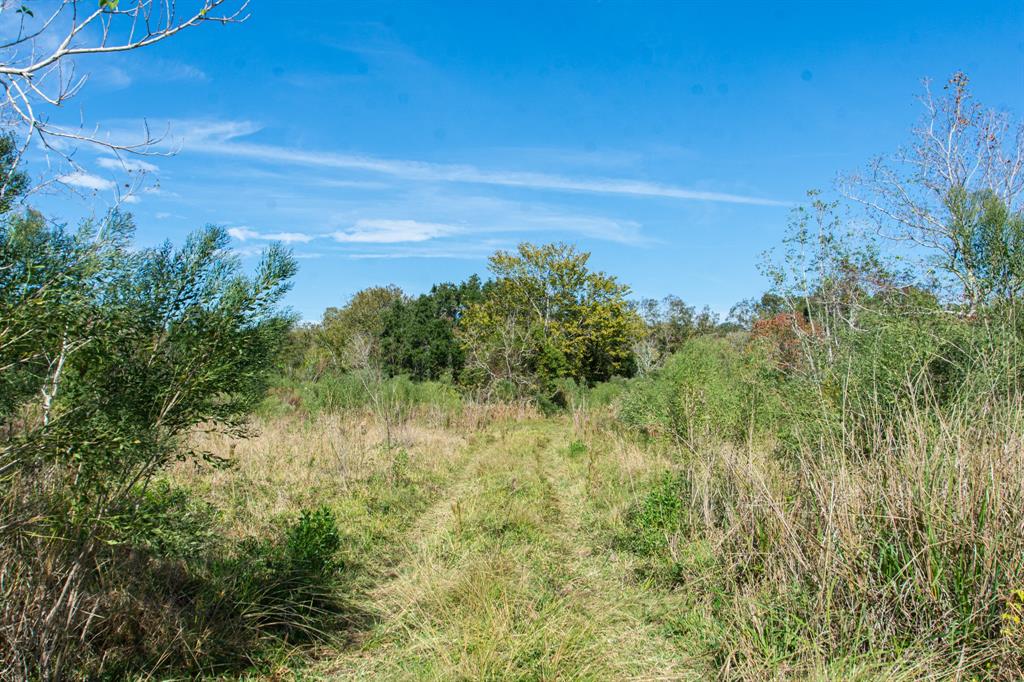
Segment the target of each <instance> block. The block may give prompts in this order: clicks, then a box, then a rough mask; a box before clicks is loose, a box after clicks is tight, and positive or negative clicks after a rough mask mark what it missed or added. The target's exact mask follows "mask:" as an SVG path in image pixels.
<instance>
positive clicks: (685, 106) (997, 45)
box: [35, 0, 1024, 319]
mask: <svg viewBox="0 0 1024 682" xmlns="http://www.w3.org/2000/svg"><path fill="white" fill-rule="evenodd" d="M80 68H85V69H87V70H89V71H91V72H92V77H91V80H90V82H89V83H88V85H87V86H86V88H85V89H84V90H83V92H82V94H81V96H80V97H79V98H78V99H76V101H75V104H74V107H73V110H71V111H68V112H66V113H64V114H62V116H65V117H66V119H63V120H65V121H66V122H68V123H70V122H75V121H79V120H85V121H87V122H88V123H89V124H90V125H92V124H95V125H98V126H99V127H100V129H101V130H103V131H106V133H107V134H110V135H112V136H117V137H119V139H124V138H125V137H126V136H127V137H130V136H131V135H137V134H139V133H140V131H141V125H142V121H143V120H144V119H145V120H148V122H149V125H150V126H151V129H153V130H154V131H157V132H161V133H163V132H165V131H167V140H168V144H169V146H170V147H172V148H173V149H174V150H176V152H177V153H176V154H175V155H174V156H171V157H159V158H145V159H130V160H129V162H130V163H131V162H135V163H143V164H147V165H146V166H145V168H147V169H148V170H149V172H148V173H147V174H146V179H145V181H144V186H143V187H142V188H141V189H140V191H138V192H137V193H136V194H135V196H134V197H133V199H131V201H132V203H131V204H129V207H130V209H131V210H132V212H133V213H134V214H135V216H136V218H137V222H138V226H139V232H138V238H139V241H140V243H141V244H143V245H150V244H156V243H159V242H162V241H163V240H165V239H170V240H172V241H175V242H180V241H181V240H182V239H183V237H184V236H185V235H186V234H187V233H188V232H189V231H191V230H193V229H195V228H197V227H200V226H202V225H204V224H207V223H217V224H222V225H225V226H227V227H229V228H231V233H232V235H233V239H234V242H233V244H234V246H235V247H236V248H237V249H238V250H239V252H240V253H242V254H243V255H244V256H245V257H246V258H248V259H252V258H254V256H253V255H252V254H254V253H256V252H257V251H258V250H259V247H260V246H261V245H264V244H266V242H267V241H268V240H271V239H284V240H285V241H287V242H288V243H289V244H290V245H291V246H292V247H293V248H294V251H295V254H296V255H297V256H298V257H299V258H300V273H299V275H298V278H297V281H296V284H295V287H294V290H293V292H292V294H291V295H290V299H289V303H290V304H291V305H292V306H293V307H294V308H295V309H296V310H297V311H298V312H299V314H300V315H301V316H302V317H303V318H305V319H317V318H318V317H319V315H320V313H321V312H322V310H323V309H324V308H325V307H327V306H330V305H338V304H341V303H343V302H344V301H345V300H346V299H347V298H348V296H350V295H351V294H352V293H354V292H355V291H357V290H358V289H361V288H363V287H366V286H369V285H373V284H384V283H394V284H397V285H399V286H401V287H402V288H403V289H405V290H406V291H408V292H410V293H418V292H421V291H424V290H426V289H428V288H429V286H430V284H431V283H433V282H437V281H446V280H459V279H462V278H464V277H466V276H467V275H469V274H471V273H473V272H480V273H483V272H484V270H485V268H486V257H487V255H488V254H489V253H491V252H492V251H493V250H495V249H496V248H509V247H513V246H514V245H515V244H516V243H517V242H519V241H523V240H528V241H538V242H539V241H553V240H565V241H571V242H575V243H577V244H578V245H579V246H580V247H581V248H584V249H586V250H589V251H591V252H592V253H593V256H592V263H593V264H594V265H595V266H596V267H598V268H600V269H603V270H606V271H608V272H611V273H613V274H616V275H617V276H619V277H620V279H622V280H623V281H624V282H626V283H628V284H630V285H631V286H632V287H633V289H634V292H635V294H636V295H637V296H656V297H661V296H663V295H665V294H669V293H672V294H676V295H679V296H681V297H683V298H684V299H685V300H687V301H688V302H691V303H694V304H698V305H703V304H709V305H711V307H712V308H714V309H717V310H720V311H726V310H728V308H729V307H730V305H731V304H732V303H733V302H735V301H737V300H739V299H741V298H745V297H747V296H751V295H754V294H757V293H758V292H759V291H760V290H761V289H763V287H764V282H763V281H762V280H761V278H760V277H759V276H758V274H757V271H756V265H757V263H758V262H759V260H760V257H759V254H760V253H761V252H762V251H764V250H765V249H767V248H769V247H771V246H773V245H774V244H776V243H777V242H778V241H779V239H780V237H781V235H782V232H783V229H784V227H785V224H786V219H787V215H788V212H789V210H790V207H791V206H792V205H793V204H794V203H796V202H799V201H800V200H801V199H802V198H803V196H804V193H805V191H806V190H807V189H809V188H815V187H817V188H823V189H828V188H830V187H831V185H832V183H833V181H834V179H835V177H836V175H837V173H839V172H841V171H853V170H856V169H857V168H858V167H860V166H862V165H863V164H864V163H865V162H866V161H867V160H868V159H869V158H870V157H871V156H873V155H875V154H878V153H883V152H887V151H891V150H893V149H894V148H895V147H896V146H897V145H899V144H900V143H901V142H903V141H905V140H906V139H907V132H908V130H909V128H910V126H911V125H912V123H913V122H914V120H915V118H916V117H917V116H918V113H919V111H918V108H917V107H916V103H915V100H914V96H915V95H916V94H918V93H919V92H920V79H921V78H923V77H932V78H933V79H935V80H936V81H937V82H940V83H941V81H943V80H944V79H945V78H946V77H948V76H949V74H950V73H952V72H953V71H955V70H957V69H963V70H965V71H967V72H968V73H969V75H970V76H971V78H972V82H973V85H974V89H975V92H976V95H977V96H978V98H979V99H981V100H982V101H984V102H986V103H988V104H990V105H994V106H997V107H1001V108H1006V109H1010V110H1013V111H1015V112H1016V113H1017V114H1018V115H1019V114H1020V113H1022V110H1024V106H1022V105H1024V2H1020V1H1018V0H1014V1H1009V2H1008V1H1006V0H1003V1H1000V2H971V3H967V2H957V3H946V2H926V3H911V2H899V3H892V2H887V3H870V2H858V3H830V2H816V3H793V4H779V3H758V4H744V3H725V2H722V3H699V4H698V3H684V2H676V3H649V4H648V3H643V4H642V3H618V2H602V3H583V2H562V3H551V2H540V3H531V2H507V3H501V4H498V3H469V2H464V3H445V2H430V3H427V2H400V3H393V2H373V3H365V2H302V3H293V2H276V3H271V2H261V1H260V0H256V1H255V2H254V3H253V6H252V17H251V18H250V19H249V20H248V21H247V22H246V23H244V24H242V25H237V26H228V27H221V26H214V25H209V26H204V27H201V28H200V29H198V30H194V31H191V32H189V33H186V34H184V35H181V36H179V37H177V38H175V39H174V40H171V41H168V42H166V43H164V44H162V45H159V46H157V47H155V48H153V49H150V50H147V51H145V52H139V53H133V54H129V55H118V56H116V57H112V58H106V57H104V58H97V59H94V60H91V61H88V62H85V61H83V62H82V64H81V66H80ZM55 118H56V119H60V116H58V117H55ZM76 159H77V161H78V162H79V163H80V164H81V166H82V167H83V171H84V174H83V176H82V177H81V178H78V180H79V181H80V182H79V184H80V185H84V186H83V187H81V188H80V189H81V190H82V193H81V196H70V195H68V194H66V193H65V194H62V195H56V196H47V197H41V198H37V199H36V200H35V203H37V204H39V205H41V206H42V207H43V208H45V209H46V210H48V211H50V212H51V213H57V214H59V215H63V216H66V217H68V218H72V217H74V216H79V215H82V214H88V213H90V212H92V213H102V212H103V211H104V210H105V208H106V207H108V206H109V205H110V202H111V201H112V194H113V192H112V191H111V190H110V185H111V184H112V183H123V182H124V181H125V173H124V170H123V168H122V167H120V165H119V164H117V163H113V162H112V160H111V159H109V158H105V155H104V154H102V153H99V152H94V151H90V150H81V151H80V152H79V155H78V156H77V157H76ZM92 188H97V189H95V190H94V189H92Z"/></svg>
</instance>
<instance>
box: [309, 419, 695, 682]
mask: <svg viewBox="0 0 1024 682" xmlns="http://www.w3.org/2000/svg"><path fill="white" fill-rule="evenodd" d="M571 442H572V438H571V433H570V429H569V428H568V426H567V425H566V424H564V423H562V422H556V421H550V420H549V421H544V422H520V423H516V424H514V425H511V426H508V427H502V428H501V429H496V430H494V431H493V432H488V433H485V434H483V435H482V436H480V438H479V439H478V440H477V442H476V443H475V444H474V445H472V446H471V451H470V452H469V454H468V459H467V465H466V466H465V467H464V468H462V469H461V472H460V473H459V474H458V475H457V478H456V480H454V481H453V482H452V484H451V485H450V486H449V487H448V493H447V494H446V496H445V497H444V498H443V499H441V500H440V501H439V502H438V503H437V504H435V505H433V506H432V507H431V508H429V509H428V510H427V511H426V512H425V513H424V514H423V515H422V516H421V517H420V519H419V520H418V522H417V523H415V524H414V527H413V528H412V530H411V532H410V533H408V535H407V537H406V539H405V543H406V544H407V547H405V548H404V552H402V554H403V556H404V557H405V558H404V559H403V560H402V561H401V563H400V564H399V565H398V566H397V567H396V570H395V572H394V577H393V578H392V579H390V580H388V581H386V582H385V583H383V584H381V585H380V586H379V587H377V588H376V589H375V590H373V591H372V592H371V593H370V594H368V595H367V599H366V601H367V604H366V605H367V607H369V608H372V609H373V610H374V611H375V612H376V613H378V614H379V621H378V623H377V625H376V626H375V627H374V628H373V630H372V631H370V632H368V633H367V634H366V636H365V637H363V638H361V639H360V641H359V643H358V644H357V645H355V646H353V647H351V648H350V649H349V650H347V651H343V652H340V653H339V655H338V656H337V657H335V658H333V659H331V660H329V661H325V662H323V664H321V665H320V666H318V668H317V670H316V671H315V677H317V678H320V679H438V680H440V679H445V680H448V679H473V680H477V679H494V680H497V679H502V680H505V679H628V678H634V679H687V678H688V677H689V676H688V675H687V674H686V672H685V671H681V670H677V669H676V668H675V667H674V666H677V665H679V652H678V650H675V651H673V646H672V644H671V643H670V642H668V641H666V640H665V639H664V637H665V636H664V635H663V634H661V633H660V632H658V631H657V630H656V628H655V627H654V626H652V625H651V624H650V623H649V622H648V619H646V618H645V617H644V613H645V608H647V606H649V604H646V605H645V602H644V599H645V598H647V599H649V595H646V594H645V593H644V591H643V589H642V587H641V586H639V585H634V584H633V581H632V580H630V579H629V577H628V572H627V571H625V570H624V569H623V566H622V562H621V561H620V558H619V557H617V556H616V554H615V552H614V551H612V550H611V549H609V547H608V546H607V545H608V543H606V542H599V541H596V538H595V534H594V533H593V532H592V529H589V528H588V527H586V521H585V520H586V519H587V518H588V514H592V513H593V508H592V507H590V506H588V505H590V502H589V501H588V499H589V484H588V475H589V473H588V464H587V462H586V461H584V459H585V458H581V457H580V456H579V452H578V450H579V448H578V447H577V448H575V449H574V448H572V447H570V443H571Z"/></svg>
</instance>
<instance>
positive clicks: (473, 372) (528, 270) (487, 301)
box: [458, 243, 642, 395]
mask: <svg viewBox="0 0 1024 682" xmlns="http://www.w3.org/2000/svg"><path fill="white" fill-rule="evenodd" d="M588 259H589V254H587V253H582V252H579V251H577V250H576V249H575V248H574V247H572V246H568V245H566V244H548V245H544V246H534V245H532V244H525V243H524V244H521V245H520V246H519V249H518V250H517V251H516V252H515V253H509V252H504V251H499V252H498V253H496V254H494V255H493V256H492V257H491V259H490V269H491V272H492V273H493V274H494V276H495V279H494V281H493V282H491V283H490V284H489V285H488V287H487V288H486V290H485V292H484V299H483V300H482V301H480V302H479V303H476V304H474V305H472V306H470V307H469V309H468V310H467V311H466V313H465V316H464V317H463V319H462V322H461V324H460V326H459V330H458V333H459V338H460V340H461V342H462V344H463V346H464V347H465V349H466V353H467V372H468V373H469V377H468V379H469V380H470V381H471V382H473V383H475V384H476V385H479V386H482V387H484V388H485V390H486V391H487V392H488V393H493V392H494V391H496V390H499V389H500V387H501V386H502V385H505V386H508V387H509V388H510V389H511V391H512V392H513V394H518V395H531V394H540V393H546V392H547V391H548V387H549V385H550V382H551V381H552V380H554V379H556V378H560V377H570V378H573V379H575V380H576V381H579V382H586V383H593V382H596V381H603V380H607V379H609V378H611V377H612V376H615V375H624V374H628V373H630V371H631V369H632V367H631V365H632V359H631V350H630V349H631V346H632V344H633V342H634V341H635V340H636V339H637V338H638V337H639V336H640V334H641V329H642V327H641V321H640V319H639V318H638V316H637V315H636V313H635V312H634V311H633V310H632V309H631V308H630V306H629V305H628V303H627V302H626V298H625V297H626V295H627V294H628V292H629V289H628V287H626V286H624V285H622V284H619V283H618V282H617V281H616V279H615V278H614V277H611V276H608V275H606V274H604V273H600V272H593V271H591V270H590V269H589V268H588V267H587V261H588Z"/></svg>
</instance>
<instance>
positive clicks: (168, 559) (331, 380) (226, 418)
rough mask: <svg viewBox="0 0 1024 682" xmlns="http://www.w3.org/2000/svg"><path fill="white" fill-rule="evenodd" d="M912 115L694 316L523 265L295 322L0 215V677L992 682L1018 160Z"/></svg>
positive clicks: (277, 254)
mask: <svg viewBox="0 0 1024 682" xmlns="http://www.w3.org/2000/svg"><path fill="white" fill-rule="evenodd" d="M925 104H926V120H925V121H924V123H923V124H922V125H921V126H920V127H919V128H918V129H917V134H916V137H915V141H914V145H913V146H912V147H911V148H910V149H911V151H910V152H908V155H904V156H897V157H894V158H891V159H888V160H885V159H883V160H880V161H878V162H877V163H875V164H874V165H873V166H872V168H871V172H870V173H868V174H865V175H864V176H863V177H857V176H854V177H851V178H849V179H848V180H847V181H846V182H845V183H844V185H843V191H844V195H845V198H846V199H848V200H852V202H853V204H852V206H854V207H856V206H860V207H862V208H863V209H864V212H863V213H858V214H857V217H856V219H850V218H848V217H846V216H845V214H844V213H843V211H844V210H845V208H847V207H849V206H850V204H848V203H846V202H843V201H840V200H832V201H829V200H826V199H825V198H824V197H823V195H821V194H819V193H816V192H814V193H812V194H811V196H810V198H809V203H808V206H806V207H804V208H800V209H797V210H796V211H794V214H793V219H792V221H791V224H790V226H789V230H788V232H787V236H786V239H785V240H784V242H783V244H782V247H781V251H780V252H779V253H776V254H773V255H771V257H769V258H768V259H767V261H766V263H767V264H766V266H765V274H766V275H767V277H768V279H769V281H770V282H771V283H772V287H771V290H770V291H768V292H765V293H764V294H762V295H761V296H759V297H756V298H753V299H751V300H749V301H744V302H741V303H739V304H737V306H735V307H734V308H733V310H732V312H731V313H730V315H729V316H728V318H727V319H726V320H725V321H724V322H723V321H721V320H720V319H719V318H718V316H716V315H715V314H714V313H713V312H712V311H710V310H707V309H705V310H703V311H699V312H698V311H697V310H696V309H695V308H693V307H691V306H689V305H687V304H686V303H684V302H683V301H681V300H680V299H678V298H676V297H671V296H670V297H667V298H666V299H664V300H662V301H661V302H657V301H643V302H640V303H633V302H630V301H629V300H628V297H629V295H630V291H629V289H628V287H626V286H625V285H623V284H621V283H619V282H618V281H617V280H616V279H615V278H614V277H612V276H610V275H607V274H605V273H600V272H595V271H593V270H591V269H590V268H589V266H588V254H586V253H582V252H580V251H578V250H576V249H575V247H572V246H570V245H565V244H554V245H540V246H538V245H532V244H523V245H520V247H519V248H518V249H517V250H516V251H515V252H498V253H496V254H495V255H494V256H493V257H492V258H491V261H490V274H491V279H489V280H487V281H483V280H480V279H479V278H476V277H473V278H470V279H468V280H467V281H466V282H463V283H460V284H450V283H449V284H439V285H437V286H435V287H434V288H433V289H432V290H431V291H429V292H428V293H425V294H423V295H421V296H418V297H415V298H413V297H409V296H407V295H406V294H405V293H404V292H402V291H400V290H398V289H397V288H395V287H391V286H385V287H375V288H371V289H368V290H364V291H362V292H359V293H358V294H357V295H356V296H354V297H353V298H352V299H351V301H349V302H348V303H347V304H346V305H344V306H342V307H341V308H337V309H334V308H332V309H329V310H328V311H327V312H326V313H325V315H324V318H323V320H322V321H321V322H320V323H317V324H313V325H305V326H299V327H297V328H292V319H291V318H290V317H289V315H288V314H287V312H286V311H285V310H284V309H282V308H281V305H280V301H281V296H282V295H283V293H284V292H285V291H286V289H287V286H288V281H289V279H290V277H291V275H292V274H293V272H294V267H295V266H294V263H293V262H292V260H291V259H290V257H289V256H288V255H287V253H285V252H284V251H282V250H280V249H279V248H278V247H272V248H270V249H269V250H268V252H267V253H266V254H265V256H264V259H263V261H262V262H261V264H260V266H259V267H258V268H257V269H256V270H255V272H254V273H251V274H248V275H247V274H244V273H243V272H242V270H241V268H240V266H239V263H238V262H237V261H236V260H235V259H234V258H233V257H232V256H231V255H230V254H229V253H228V252H227V250H226V248H225V247H226V242H225V238H224V235H223V234H222V232H221V231H220V230H218V229H216V228H209V229H207V230H204V231H201V232H200V233H197V235H195V236H193V237H192V238H190V239H189V240H188V241H187V242H186V244H185V245H183V247H182V248H180V249H175V248H173V247H171V246H166V247H161V248H158V249H148V250H133V249H132V248H130V240H131V235H132V224H131V219H130V218H129V217H128V216H125V215H121V214H116V213H115V214H112V215H110V216H108V217H107V219H105V220H104V221H102V222H101V223H99V224H87V225H84V226H82V227H81V228H80V229H78V230H68V229H66V228H63V227H59V226H55V225H53V224H51V223H48V222H47V221H46V220H45V219H44V218H43V217H42V216H41V215H39V214H37V213H34V212H32V211H26V212H18V211H15V210H12V209H11V207H12V206H14V203H7V204H5V205H4V206H3V208H4V209H6V210H5V212H4V217H3V221H2V224H0V306H2V311H0V312H2V317H0V319H2V324H0V368H2V371H0V389H2V390H0V427H2V431H0V434H2V440H0V445H2V449H0V485H2V489H0V493H2V499H0V591H2V595H0V596H2V598H3V604H2V607H0V618H2V620H0V645H2V646H0V651H2V653H0V656H2V657H3V658H2V659H0V660H2V664H3V666H4V673H5V674H6V675H7V676H10V677H24V678H37V679H64V678H75V677H78V678H83V679H84V678H90V679H92V678H100V677H103V676H106V677H107V678H124V677H133V676H135V677H144V676H147V675H165V674H166V675H168V676H174V675H178V676H201V675H207V674H210V675H228V676H234V675H242V674H250V675H257V676H258V675H262V674H265V675H267V676H275V675H279V674H281V673H282V666H286V667H292V668H304V674H308V675H310V676H322V677H324V678H327V679H337V678H338V677H352V678H366V677H378V678H389V679H394V678H410V677H413V678H415V677H426V678H439V679H456V678H470V679H480V678H509V677H517V678H562V677H564V678H622V677H629V676H639V675H647V676H652V675H665V676H676V677H679V676H685V675H692V676H694V677H701V676H707V675H709V674H717V675H718V676H719V677H722V678H725V679H766V678H775V677H780V676H781V677H799V678H804V677H821V678H829V679H831V678H836V677H843V678H845V677H851V678H858V679H879V678H892V677H904V678H906V679H920V678H938V679H944V678H965V679H993V680H1002V679H1006V680H1009V679H1018V678H1020V677H1021V676H1024V650H1022V649H1021V642H1022V630H1021V628H1020V618H1021V616H1022V610H1024V607H1022V596H1021V595H1022V593H1021V590H1022V589H1024V443H1022V442H1021V439H1022V434H1024V393H1022V386H1021V382H1022V379H1024V325H1022V322H1021V313H1022V311H1021V309H1020V305H1021V301H1020V295H1021V291H1022V287H1024V214H1022V207H1021V200H1020V196H1021V192H1022V191H1024V184H1022V183H1024V180H1022V178H1024V175H1022V174H1021V173H1020V171H1021V167H1020V165H1021V159H1022V158H1024V157H1022V156H1021V151H1022V150H1021V148H1020V145H1021V144H1022V143H1024V142H1022V140H1024V137H1022V136H1021V135H1020V134H1019V133H1018V128H1017V127H1014V126H1015V125H1016V124H1013V123H1012V121H1010V120H1009V119H1008V118H1007V117H1005V116H1004V115H1002V114H997V113H994V112H990V111H988V110H986V109H984V108H982V107H980V106H979V105H977V104H975V103H974V102H973V101H972V100H971V98H970V93H969V91H968V89H967V81H966V78H965V77H964V76H962V75H960V74H957V75H956V76H954V78H953V79H952V80H951V81H950V83H949V87H948V91H947V94H946V95H945V96H944V97H943V98H942V99H940V100H933V99H932V98H931V96H930V95H929V96H928V97H926V98H925ZM938 130H941V131H943V134H941V135H939V134H937V133H936V131H938ZM1015 150H1016V151H1015ZM1015 159H1016V161H1015ZM4 160H6V161H4ZM0 162H5V163H7V164H10V163H12V162H13V161H12V157H10V155H9V154H7V153H5V152H4V151H3V148H0ZM1015 164H1016V165H1015ZM971 169H975V170H971ZM978 169H980V170H978ZM8 175H9V176H11V177H14V176H13V175H11V174H10V173H8ZM11 186H13V187H17V183H12V184H9V189H10V187H11ZM894 187H898V188H901V191H894ZM865 217H867V218H869V219H872V220H875V221H876V222H877V224H876V225H873V226H872V228H873V229H871V230H869V231H864V228H865V221H864V220H863V218H865ZM874 228H877V229H874ZM878 234H881V235H883V237H882V238H880V237H878V236H877V235H878ZM885 235H888V236H895V237H899V238H901V239H904V240H909V241H911V242H913V243H916V244H917V245H918V247H919V248H918V249H917V250H911V251H908V250H907V249H905V248H903V246H896V247H893V246H892V245H891V244H892V242H890V241H888V240H886V239H885V238H884V236H885ZM899 243H900V244H902V243H904V242H899ZM542 414H543V415H546V416H545V417H543V418H542V416H541V415H542ZM296 653H299V654H301V655H296Z"/></svg>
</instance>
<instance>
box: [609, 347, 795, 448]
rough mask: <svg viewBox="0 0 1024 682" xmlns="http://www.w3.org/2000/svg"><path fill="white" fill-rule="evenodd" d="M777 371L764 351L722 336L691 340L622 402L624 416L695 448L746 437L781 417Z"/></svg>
mask: <svg viewBox="0 0 1024 682" xmlns="http://www.w3.org/2000/svg"><path fill="white" fill-rule="evenodd" d="M773 381H774V380H773V372H772V370H771V368H770V366H769V365H768V363H767V362H766V360H765V358H764V356H763V355H762V354H761V353H759V352H749V353H748V352H745V351H744V349H742V348H741V347H738V346H736V345H735V344H733V343H732V342H730V341H728V340H726V339H722V338H716V337H697V338H694V339H691V340H690V341H688V342H687V343H686V344H684V345H683V347H682V348H681V349H680V350H679V352H677V353H676V354H675V355H673V356H671V357H670V358H669V359H668V360H667V361H666V363H665V366H664V367H662V368H661V369H660V370H658V371H657V372H655V373H653V374H651V375H649V376H647V377H644V378H642V379H638V380H636V382H635V383H634V384H633V385H632V386H631V387H630V388H629V390H628V391H627V392H626V393H625V394H624V395H623V396H622V398H621V399H620V401H619V416H620V418H621V419H622V421H623V422H624V423H625V424H626V425H628V426H629V427H631V428H632V429H635V430H637V431H640V432H642V433H645V434H647V435H650V436H654V437H666V438H669V439H671V440H673V441H675V442H677V443H679V444H681V445H685V446H686V447H687V448H689V449H692V450H695V449H697V448H699V447H700V446H701V444H703V443H706V442H709V440H710V441H713V440H715V439H722V438H724V439H726V440H732V441H736V442H743V441H745V440H746V439H748V438H750V437H751V436H752V435H755V434H758V435H760V434H764V433H767V432H770V426H771V424H772V423H773V422H774V420H776V419H777V418H778V413H777V410H778V405H777V401H776V398H775V389H774V386H773Z"/></svg>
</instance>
